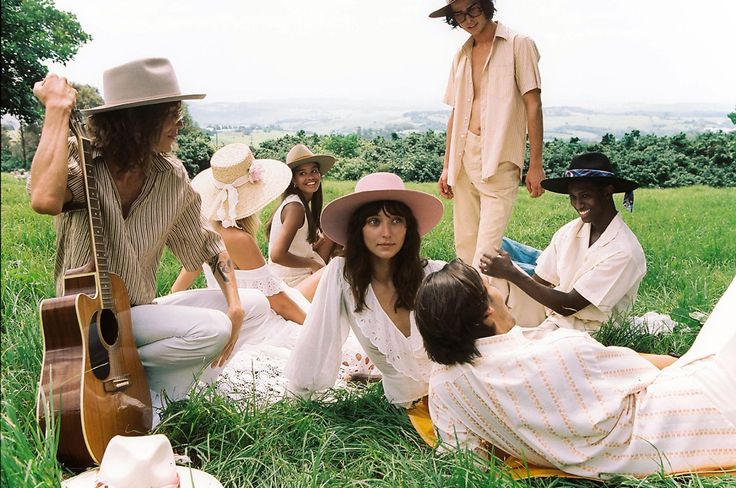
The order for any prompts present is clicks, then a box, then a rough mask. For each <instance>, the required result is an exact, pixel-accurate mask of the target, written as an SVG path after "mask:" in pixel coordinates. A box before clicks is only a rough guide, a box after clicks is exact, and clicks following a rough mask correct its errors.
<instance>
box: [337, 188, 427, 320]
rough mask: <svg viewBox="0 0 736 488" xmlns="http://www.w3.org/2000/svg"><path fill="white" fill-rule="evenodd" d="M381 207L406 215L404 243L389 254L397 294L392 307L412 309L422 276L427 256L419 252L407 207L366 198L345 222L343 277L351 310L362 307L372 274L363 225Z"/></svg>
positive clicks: (414, 222) (361, 309)
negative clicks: (349, 295)
mask: <svg viewBox="0 0 736 488" xmlns="http://www.w3.org/2000/svg"><path fill="white" fill-rule="evenodd" d="M381 211H383V212H385V213H386V214H387V215H392V216H393V215H397V216H400V217H403V218H404V219H406V238H405V239H404V245H403V246H401V249H400V250H399V252H398V253H397V254H396V255H395V256H394V257H393V258H391V273H392V280H393V283H394V286H395V287H396V293H397V294H398V297H397V298H396V306H395V308H394V309H395V310H398V309H399V308H405V309H407V310H414V301H415V299H416V294H417V290H418V289H419V285H420V284H421V282H422V278H424V267H425V266H426V265H427V260H426V259H422V258H421V257H420V256H419V248H420V245H421V237H420V236H419V228H418V225H417V219H416V218H414V214H413V213H412V212H411V209H410V208H409V207H408V206H406V205H405V204H403V203H401V202H397V201H394V200H383V201H377V202H370V203H366V204H365V205H363V206H361V207H358V209H357V210H356V211H355V212H353V215H352V217H351V218H350V222H348V239H347V243H346V244H345V269H344V270H343V277H344V278H345V281H347V282H348V284H349V285H350V290H351V291H352V293H353V298H354V299H355V311H356V312H362V311H363V309H365V308H366V304H365V294H366V292H367V291H368V285H370V283H371V278H372V276H373V270H372V268H371V260H370V259H369V257H368V256H369V254H370V251H369V250H368V248H367V247H366V245H365V241H364V240H363V226H364V225H365V221H366V219H367V218H368V217H371V216H373V215H378V213H379V212H381Z"/></svg>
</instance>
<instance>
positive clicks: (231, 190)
mask: <svg viewBox="0 0 736 488" xmlns="http://www.w3.org/2000/svg"><path fill="white" fill-rule="evenodd" d="M289 183H291V170H290V169H289V167H288V166H286V165H285V164H284V163H282V162H281V161H276V160H273V159H255V158H254V157H253V153H252V152H251V151H250V147H248V145H247V144H239V143H238V144H228V145H227V146H223V147H221V148H220V149H218V150H217V152H215V154H213V155H212V159H211V160H210V167H209V168H208V169H206V170H204V171H202V172H201V173H199V174H198V175H197V176H195V177H194V179H193V180H192V186H193V187H194V189H195V191H196V192H197V193H199V194H200V196H201V197H202V214H203V215H204V216H205V217H206V218H207V219H209V220H217V221H221V222H222V225H223V226H224V227H233V226H235V221H236V220H238V219H242V218H244V217H248V216H249V215H253V214H254V213H256V212H258V211H259V210H261V209H262V208H263V207H265V206H266V205H268V204H269V203H271V202H272V201H273V200H275V199H276V198H277V197H278V196H279V195H281V194H282V193H283V192H284V190H286V187H288V186H289Z"/></svg>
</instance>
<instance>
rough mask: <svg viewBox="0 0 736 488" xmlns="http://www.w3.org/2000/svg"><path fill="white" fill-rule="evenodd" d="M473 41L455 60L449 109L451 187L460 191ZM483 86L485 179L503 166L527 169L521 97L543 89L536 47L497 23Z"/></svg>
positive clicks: (449, 86) (446, 99) (446, 100)
mask: <svg viewBox="0 0 736 488" xmlns="http://www.w3.org/2000/svg"><path fill="white" fill-rule="evenodd" d="M472 49H473V38H472V37H470V38H469V39H468V40H467V42H465V44H463V46H462V47H461V48H460V50H459V51H458V52H457V54H456V55H455V57H454V59H453V61H452V68H451V69H450V77H449V79H448V82H447V88H446V90H445V96H444V99H443V101H444V103H445V104H447V105H449V106H451V107H452V108H453V110H454V115H453V119H452V120H453V122H452V133H451V134H449V137H450V148H449V151H450V155H449V160H448V172H449V174H448V180H447V182H448V184H449V185H450V186H453V185H455V182H456V180H457V176H458V174H459V172H460V168H461V167H462V157H463V151H464V150H465V140H466V138H467V133H468V126H469V124H470V113H471V111H472V108H473V93H474V92H473V73H472V71H473V70H472V62H471V58H472ZM488 56H489V57H488V60H487V61H486V64H485V66H484V68H483V73H482V75H481V82H480V97H481V101H480V110H481V114H480V132H481V133H480V136H481V178H483V179H484V180H485V179H487V178H490V177H491V176H493V175H494V174H495V173H496V169H497V168H498V165H499V163H502V162H504V161H510V162H512V163H514V164H515V165H517V166H518V167H519V168H522V169H523V168H524V147H525V144H526V132H527V114H526V106H525V105H524V100H523V99H522V95H524V94H525V93H527V92H529V91H531V90H535V89H539V88H541V76H540V74H539V66H538V63H539V51H537V46H536V44H535V43H534V41H533V40H532V39H531V38H529V37H527V36H525V35H523V34H519V33H517V32H514V31H512V30H511V29H509V28H508V27H506V26H505V25H504V24H502V23H500V22H498V25H497V26H496V34H495V37H494V39H493V45H492V46H491V52H490V53H489V55H488Z"/></svg>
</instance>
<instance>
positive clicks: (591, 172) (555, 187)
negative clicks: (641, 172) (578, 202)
mask: <svg viewBox="0 0 736 488" xmlns="http://www.w3.org/2000/svg"><path fill="white" fill-rule="evenodd" d="M573 181H595V182H598V183H604V184H607V185H611V186H613V191H614V192H616V193H620V192H623V193H624V207H625V208H626V209H627V210H629V211H632V210H633V209H634V190H635V189H637V188H639V183H637V182H635V181H631V180H627V179H625V178H620V177H618V176H616V172H615V171H614V169H613V164H612V163H611V160H610V159H608V156H606V155H605V154H603V153H600V152H590V153H584V154H580V155H578V156H575V157H574V158H572V161H570V166H569V167H568V168H567V171H565V175H564V176H562V177H560V178H547V179H546V180H542V188H544V189H545V190H549V191H551V192H553V193H562V194H565V195H567V194H568V193H569V189H568V187H569V186H570V183H572V182H573Z"/></svg>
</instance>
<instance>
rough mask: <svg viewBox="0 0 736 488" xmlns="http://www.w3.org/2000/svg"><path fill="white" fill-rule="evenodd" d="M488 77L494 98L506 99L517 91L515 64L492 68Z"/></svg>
mask: <svg viewBox="0 0 736 488" xmlns="http://www.w3.org/2000/svg"><path fill="white" fill-rule="evenodd" d="M488 76H489V77H490V87H491V97H492V98H506V97H508V96H510V95H511V94H512V93H513V92H514V90H515V89H516V76H515V74H514V65H513V64H502V65H498V66H490V67H489V72H488Z"/></svg>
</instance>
